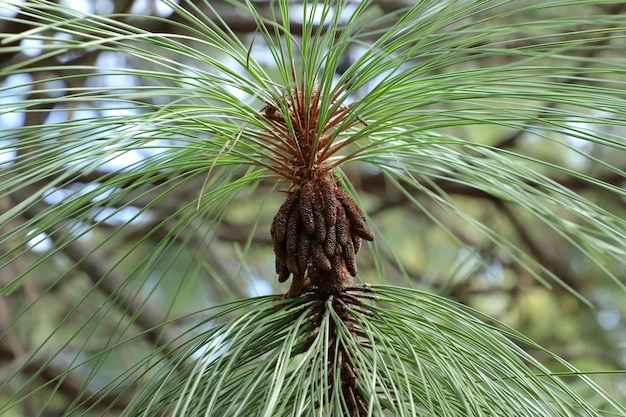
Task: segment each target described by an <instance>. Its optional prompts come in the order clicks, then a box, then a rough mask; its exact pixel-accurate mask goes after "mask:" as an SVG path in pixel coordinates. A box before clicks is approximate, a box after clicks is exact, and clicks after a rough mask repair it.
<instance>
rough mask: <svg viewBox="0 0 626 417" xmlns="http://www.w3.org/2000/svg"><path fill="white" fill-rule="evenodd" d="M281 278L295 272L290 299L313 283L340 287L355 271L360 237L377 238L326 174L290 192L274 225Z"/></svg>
mask: <svg viewBox="0 0 626 417" xmlns="http://www.w3.org/2000/svg"><path fill="white" fill-rule="evenodd" d="M270 231H271V235H272V241H273V243H274V253H275V255H276V272H277V273H278V280H279V281H280V282H285V281H286V280H287V279H289V277H290V276H291V275H293V282H292V285H291V288H290V289H289V291H288V292H287V294H286V295H285V296H286V297H287V298H291V297H297V296H299V295H301V294H303V293H304V292H306V291H308V290H309V289H311V287H312V286H316V287H318V288H325V289H326V290H329V291H332V289H340V288H341V287H343V285H345V281H346V272H345V271H344V268H345V270H347V273H348V274H349V276H352V277H354V276H356V274H357V266H356V254H357V252H358V251H359V249H360V248H361V241H362V239H365V240H369V241H371V240H373V239H374V234H373V233H372V231H371V230H369V229H368V228H367V226H365V214H364V213H363V211H362V210H361V209H360V208H359V207H358V206H357V204H356V203H355V202H354V200H353V199H352V198H351V197H350V196H349V195H348V194H347V193H346V192H345V191H344V190H343V189H341V188H339V187H336V186H334V185H333V184H331V182H330V180H329V179H328V178H327V177H321V178H317V179H315V180H312V181H307V182H304V183H303V184H301V185H300V187H299V188H297V189H295V190H294V191H291V192H288V193H287V198H286V200H285V202H284V203H283V204H282V206H281V207H280V208H279V210H278V212H277V213H276V216H275V217H274V221H273V222H272V226H271V230H270Z"/></svg>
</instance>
